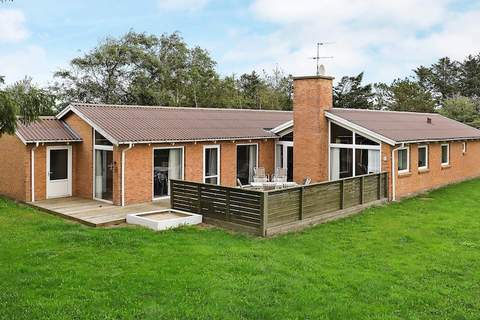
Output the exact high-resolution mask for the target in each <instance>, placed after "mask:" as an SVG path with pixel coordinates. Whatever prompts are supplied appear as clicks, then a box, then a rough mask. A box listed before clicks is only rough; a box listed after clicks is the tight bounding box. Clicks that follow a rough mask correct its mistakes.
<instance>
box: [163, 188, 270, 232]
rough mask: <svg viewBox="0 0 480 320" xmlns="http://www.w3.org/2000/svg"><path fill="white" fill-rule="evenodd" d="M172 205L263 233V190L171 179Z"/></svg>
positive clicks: (213, 220) (206, 218)
mask: <svg viewBox="0 0 480 320" xmlns="http://www.w3.org/2000/svg"><path fill="white" fill-rule="evenodd" d="M170 190H171V195H170V203H171V207H172V209H177V210H184V211H189V212H194V213H198V214H201V215H203V218H204V221H205V222H207V223H212V224H216V225H220V226H225V227H230V228H233V229H235V230H239V231H246V232H250V233H254V234H262V230H263V229H264V228H263V217H264V216H265V215H264V207H265V206H264V199H265V198H266V194H265V193H264V192H262V191H256V190H247V189H240V188H232V187H224V186H217V185H212V184H205V183H198V182H191V181H184V180H170Z"/></svg>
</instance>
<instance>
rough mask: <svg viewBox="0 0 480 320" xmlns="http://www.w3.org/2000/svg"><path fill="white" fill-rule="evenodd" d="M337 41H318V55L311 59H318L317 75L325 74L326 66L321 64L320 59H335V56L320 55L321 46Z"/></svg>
mask: <svg viewBox="0 0 480 320" xmlns="http://www.w3.org/2000/svg"><path fill="white" fill-rule="evenodd" d="M334 43H335V42H317V55H316V56H315V57H312V58H310V59H313V60H316V61H317V76H324V75H325V66H324V65H323V64H320V59H333V56H324V57H321V56H320V46H324V45H328V44H334Z"/></svg>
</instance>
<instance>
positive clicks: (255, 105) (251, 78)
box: [238, 71, 265, 109]
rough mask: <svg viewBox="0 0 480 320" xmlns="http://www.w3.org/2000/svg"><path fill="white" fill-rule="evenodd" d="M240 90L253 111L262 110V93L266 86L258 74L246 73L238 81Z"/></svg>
mask: <svg viewBox="0 0 480 320" xmlns="http://www.w3.org/2000/svg"><path fill="white" fill-rule="evenodd" d="M238 85H239V89H240V92H241V94H242V95H243V97H244V99H245V104H246V106H247V107H248V108H251V109H262V104H261V99H260V91H261V90H262V89H263V87H264V86H265V84H264V82H263V80H262V79H261V78H260V76H259V75H258V73H256V72H255V71H252V73H244V74H242V75H241V76H240V79H239V81H238Z"/></svg>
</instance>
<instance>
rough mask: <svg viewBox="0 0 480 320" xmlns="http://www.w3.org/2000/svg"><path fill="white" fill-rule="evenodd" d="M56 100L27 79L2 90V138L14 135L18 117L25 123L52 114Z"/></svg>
mask: <svg viewBox="0 0 480 320" xmlns="http://www.w3.org/2000/svg"><path fill="white" fill-rule="evenodd" d="M54 106H55V98H54V96H53V95H52V94H50V93H49V92H47V91H46V90H44V89H40V88H38V87H37V86H35V85H34V84H33V83H32V79H30V78H25V79H24V80H22V81H18V82H16V83H15V84H13V85H12V86H9V87H7V88H6V89H3V90H0V136H1V135H2V134H4V133H7V134H14V133H15V129H16V127H17V117H18V119H19V120H20V121H21V122H23V123H29V122H32V121H35V120H36V119H37V118H38V117H39V116H41V115H49V114H52V112H53V109H54Z"/></svg>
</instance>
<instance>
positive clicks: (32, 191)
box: [30, 142, 40, 202]
mask: <svg viewBox="0 0 480 320" xmlns="http://www.w3.org/2000/svg"><path fill="white" fill-rule="evenodd" d="M39 144H40V143H39V142H37V143H36V144H35V146H34V147H32V149H30V155H31V160H30V174H31V178H30V182H31V187H30V188H31V189H30V197H31V199H30V200H31V202H35V150H36V149H37V148H38V146H39Z"/></svg>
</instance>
